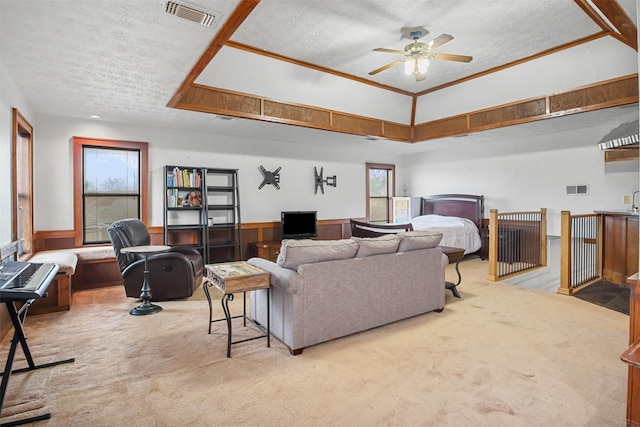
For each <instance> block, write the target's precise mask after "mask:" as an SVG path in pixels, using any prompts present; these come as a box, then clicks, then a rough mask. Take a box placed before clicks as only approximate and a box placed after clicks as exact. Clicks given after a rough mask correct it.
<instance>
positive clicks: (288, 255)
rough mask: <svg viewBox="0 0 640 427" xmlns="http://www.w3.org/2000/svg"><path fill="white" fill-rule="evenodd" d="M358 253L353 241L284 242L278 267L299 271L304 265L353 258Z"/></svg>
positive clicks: (303, 240)
mask: <svg viewBox="0 0 640 427" xmlns="http://www.w3.org/2000/svg"><path fill="white" fill-rule="evenodd" d="M356 252H358V243H357V242H356V241H355V240H351V239H342V240H310V239H300V240H293V239H292V240H289V239H285V240H283V241H282V247H281V248H280V255H278V262H277V263H278V265H279V266H281V267H284V268H290V269H292V270H297V269H298V267H299V266H300V265H302V264H309V263H312V262H321V261H329V260H334V259H345V258H353V257H354V256H355V255H356Z"/></svg>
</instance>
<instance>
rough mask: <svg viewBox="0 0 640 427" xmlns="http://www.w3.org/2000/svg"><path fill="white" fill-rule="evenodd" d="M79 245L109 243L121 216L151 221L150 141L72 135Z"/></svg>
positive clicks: (75, 227)
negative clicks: (149, 211) (148, 156)
mask: <svg viewBox="0 0 640 427" xmlns="http://www.w3.org/2000/svg"><path fill="white" fill-rule="evenodd" d="M73 160H74V229H75V240H76V246H82V245H92V244H101V243H110V242H111V240H110V239H109V233H108V231H107V230H108V229H109V226H110V225H111V224H112V223H113V222H115V221H117V220H120V219H125V218H139V219H140V220H142V221H143V222H144V223H145V224H147V223H148V207H147V205H148V196H147V191H148V185H149V183H148V175H149V174H148V167H147V144H146V143H144V142H131V141H111V140H94V139H88V138H78V137H74V138H73Z"/></svg>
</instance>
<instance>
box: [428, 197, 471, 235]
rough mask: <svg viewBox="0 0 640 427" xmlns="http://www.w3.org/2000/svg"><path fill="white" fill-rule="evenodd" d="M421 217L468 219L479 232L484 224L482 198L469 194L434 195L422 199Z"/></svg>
mask: <svg viewBox="0 0 640 427" xmlns="http://www.w3.org/2000/svg"><path fill="white" fill-rule="evenodd" d="M420 214H421V215H429V214H435V215H442V216H457V217H460V218H468V219H470V220H471V221H473V223H474V224H475V225H476V227H478V230H480V229H481V228H482V227H483V223H484V221H483V220H484V196H475V195H471V194H436V195H434V196H428V197H423V198H422V203H421V207H420Z"/></svg>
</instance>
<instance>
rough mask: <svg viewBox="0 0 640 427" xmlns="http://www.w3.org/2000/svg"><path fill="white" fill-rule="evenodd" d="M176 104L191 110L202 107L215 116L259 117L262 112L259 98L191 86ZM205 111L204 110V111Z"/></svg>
mask: <svg viewBox="0 0 640 427" xmlns="http://www.w3.org/2000/svg"><path fill="white" fill-rule="evenodd" d="M178 104H182V105H190V106H193V108H189V109H191V110H198V107H202V108H203V110H202V111H204V112H208V113H210V112H212V111H214V110H215V111H217V112H216V114H230V113H233V115H236V114H249V115H252V116H259V115H260V113H261V111H262V108H261V107H262V103H261V100H260V98H258V97H255V96H249V95H245V94H238V93H233V92H230V91H222V90H211V88H207V87H203V86H195V85H194V86H192V87H190V88H189V89H188V90H187V91H186V93H185V94H184V95H183V96H182V98H181V99H180V101H179V103H178ZM205 109H206V110H205Z"/></svg>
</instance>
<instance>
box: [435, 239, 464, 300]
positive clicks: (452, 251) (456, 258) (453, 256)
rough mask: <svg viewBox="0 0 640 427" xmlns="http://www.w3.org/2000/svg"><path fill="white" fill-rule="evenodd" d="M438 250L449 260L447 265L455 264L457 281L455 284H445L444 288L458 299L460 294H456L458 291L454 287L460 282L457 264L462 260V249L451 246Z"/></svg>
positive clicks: (460, 277)
mask: <svg viewBox="0 0 640 427" xmlns="http://www.w3.org/2000/svg"><path fill="white" fill-rule="evenodd" d="M440 249H442V253H443V254H445V255H446V256H447V258H449V264H452V263H454V262H455V263H456V273H457V274H458V281H457V282H456V283H453V282H445V287H446V288H447V289H449V290H450V291H451V293H452V294H453V296H454V297H456V298H460V294H459V293H458V289H456V286H458V285H459V284H460V282H461V281H462V276H461V275H460V269H459V268H458V264H459V263H460V261H462V260H463V259H464V249H462V248H452V247H451V246H440Z"/></svg>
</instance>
